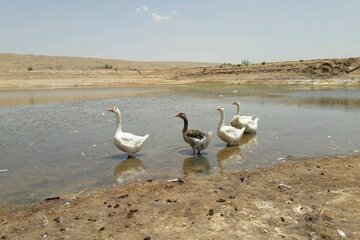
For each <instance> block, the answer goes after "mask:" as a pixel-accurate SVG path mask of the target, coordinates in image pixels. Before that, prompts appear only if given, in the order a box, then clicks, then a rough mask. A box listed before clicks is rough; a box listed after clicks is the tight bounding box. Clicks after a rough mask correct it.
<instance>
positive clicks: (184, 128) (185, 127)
mask: <svg viewBox="0 0 360 240" xmlns="http://www.w3.org/2000/svg"><path fill="white" fill-rule="evenodd" d="M183 120H184V127H183V130H182V132H183V133H186V131H187V130H188V125H189V122H188V120H187V118H186V117H185V118H183Z"/></svg>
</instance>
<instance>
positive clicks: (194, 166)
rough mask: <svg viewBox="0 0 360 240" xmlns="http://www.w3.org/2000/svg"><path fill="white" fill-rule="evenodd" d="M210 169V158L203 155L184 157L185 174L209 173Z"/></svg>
mask: <svg viewBox="0 0 360 240" xmlns="http://www.w3.org/2000/svg"><path fill="white" fill-rule="evenodd" d="M210 170H211V168H210V163H209V160H208V159H207V158H206V157H204V156H202V155H198V156H195V157H188V158H184V163H183V174H184V175H185V176H189V175H192V174H194V175H209V174H210Z"/></svg>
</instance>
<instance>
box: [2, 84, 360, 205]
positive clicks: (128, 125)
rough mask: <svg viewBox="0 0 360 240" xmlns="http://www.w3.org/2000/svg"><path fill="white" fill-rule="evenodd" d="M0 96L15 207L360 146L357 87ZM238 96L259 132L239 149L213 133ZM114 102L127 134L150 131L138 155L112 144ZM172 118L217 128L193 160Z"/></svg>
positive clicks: (7, 179)
mask: <svg viewBox="0 0 360 240" xmlns="http://www.w3.org/2000/svg"><path fill="white" fill-rule="evenodd" d="M220 95H221V97H219V96H220ZM0 96H1V97H0V152H1V155H0V169H1V170H3V169H6V171H0V190H1V191H0V199H1V201H8V202H14V203H29V202H35V201H39V200H42V199H45V198H46V197H49V196H56V195H58V194H61V193H64V192H78V191H81V190H83V189H86V188H88V187H90V188H95V187H104V186H111V185H114V184H122V183H126V182H130V181H137V179H150V178H151V179H156V178H162V179H173V178H178V177H184V176H185V177H186V176H205V177H206V176H209V175H216V174H219V175H222V176H224V177H225V176H226V174H227V173H229V172H231V171H234V170H238V169H251V168H255V167H265V166H269V165H271V164H274V163H279V162H283V161H286V160H287V159H289V158H307V157H316V156H324V155H336V154H349V153H353V151H355V150H357V149H360V138H359V136H360V127H359V124H358V123H359V122H360V90H358V89H308V90H304V89H286V88H281V87H267V88H265V87H240V86H226V87H223V86H220V85H209V86H201V85H193V86H176V87H160V88H152V89H145V88H139V89H135V88H130V89H126V88H122V89H85V90H79V89H75V90H51V91H43V90H42V91H25V92H1V93H0ZM29 96H30V98H29ZM58 96H61V97H60V98H59V97H58ZM74 96H76V98H74ZM31 98H33V99H37V100H29V99H31ZM20 99H22V100H20ZM39 99H41V100H39ZM235 100H240V101H241V103H242V109H241V113H242V114H243V115H252V114H253V113H255V114H256V115H257V116H258V117H259V118H260V121H259V130H258V132H257V134H256V135H246V136H245V137H244V138H243V139H242V144H241V145H240V146H237V147H231V148H226V147H225V146H226V144H225V143H223V142H222V141H221V140H220V139H219V138H218V137H217V135H216V129H217V126H218V123H219V119H220V115H219V113H218V112H217V111H216V108H217V106H219V105H222V106H224V108H225V111H226V119H225V121H226V122H227V123H228V124H229V122H230V121H231V118H232V116H233V114H234V113H235V107H234V106H233V105H232V104H231V103H232V102H233V101H235ZM113 105H116V106H118V107H119V108H120V110H121V111H122V121H123V124H122V125H123V130H124V131H128V132H132V133H135V134H138V135H145V134H146V133H148V134H150V138H149V139H148V140H147V141H146V143H145V145H144V148H143V150H142V151H141V152H139V153H138V154H136V155H135V158H132V159H127V157H126V154H123V153H121V152H120V151H119V150H118V149H117V148H116V147H115V146H114V145H113V143H112V138H113V135H114V132H115V128H116V119H115V115H113V113H110V112H107V111H105V109H107V108H108V107H111V106H113ZM177 112H185V113H186V114H187V116H188V119H189V127H190V128H194V129H199V130H202V131H204V132H208V131H213V136H212V141H211V142H210V144H209V147H208V148H207V149H206V150H204V151H202V155H201V156H196V157H193V156H192V150H191V149H190V148H189V147H188V145H187V144H186V143H185V142H184V141H183V139H182V134H181V130H182V127H183V121H181V120H179V119H178V118H175V117H174V116H175V114H176V113H177Z"/></svg>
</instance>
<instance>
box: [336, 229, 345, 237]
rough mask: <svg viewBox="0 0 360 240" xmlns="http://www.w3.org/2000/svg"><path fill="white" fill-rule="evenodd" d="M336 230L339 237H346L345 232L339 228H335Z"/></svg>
mask: <svg viewBox="0 0 360 240" xmlns="http://www.w3.org/2000/svg"><path fill="white" fill-rule="evenodd" d="M336 231H337V233H338V234H339V236H340V237H341V238H346V234H345V233H344V232H343V231H341V230H340V229H337V230H336Z"/></svg>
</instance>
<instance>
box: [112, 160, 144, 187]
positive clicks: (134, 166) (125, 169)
mask: <svg viewBox="0 0 360 240" xmlns="http://www.w3.org/2000/svg"><path fill="white" fill-rule="evenodd" d="M145 170H146V168H145V165H144V164H143V162H142V161H141V160H140V159H138V158H136V157H132V158H128V159H126V160H124V161H122V162H121V163H119V164H118V165H117V166H116V168H115V170H114V176H115V178H116V181H117V182H118V183H123V182H125V181H128V180H130V179H133V178H135V177H136V176H139V175H141V174H143V173H144V172H145Z"/></svg>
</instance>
